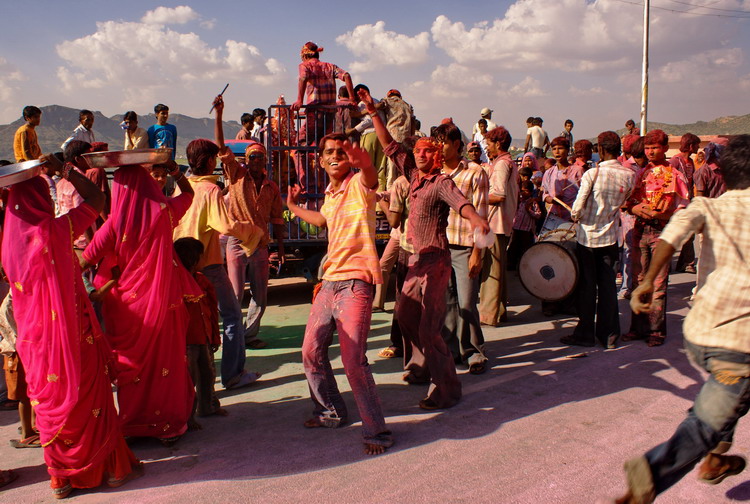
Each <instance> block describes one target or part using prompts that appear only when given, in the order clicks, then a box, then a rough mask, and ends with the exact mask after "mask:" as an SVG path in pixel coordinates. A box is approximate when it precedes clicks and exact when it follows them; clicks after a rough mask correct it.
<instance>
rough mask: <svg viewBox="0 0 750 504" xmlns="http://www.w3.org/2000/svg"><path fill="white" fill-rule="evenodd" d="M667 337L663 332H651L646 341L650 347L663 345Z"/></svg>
mask: <svg viewBox="0 0 750 504" xmlns="http://www.w3.org/2000/svg"><path fill="white" fill-rule="evenodd" d="M665 339H666V336H664V335H663V334H661V333H658V332H655V333H651V334H650V335H649V337H648V340H647V341H646V344H647V345H648V346H650V347H655V346H662V345H663V344H664V340H665Z"/></svg>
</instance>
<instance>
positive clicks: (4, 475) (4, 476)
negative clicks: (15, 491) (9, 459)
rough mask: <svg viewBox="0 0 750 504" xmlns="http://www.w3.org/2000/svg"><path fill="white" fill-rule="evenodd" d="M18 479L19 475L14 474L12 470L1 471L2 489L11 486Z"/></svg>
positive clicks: (0, 483)
mask: <svg viewBox="0 0 750 504" xmlns="http://www.w3.org/2000/svg"><path fill="white" fill-rule="evenodd" d="M17 479H18V474H16V473H14V472H13V471H11V470H10V469H8V470H7V471H0V488H2V487H4V486H6V485H10V484H11V483H13V482H14V481H16V480H17Z"/></svg>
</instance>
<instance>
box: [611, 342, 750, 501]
mask: <svg viewBox="0 0 750 504" xmlns="http://www.w3.org/2000/svg"><path fill="white" fill-rule="evenodd" d="M685 348H686V349H687V350H688V353H689V354H690V355H691V356H692V358H693V359H694V360H695V362H696V363H697V364H698V365H699V366H701V367H702V368H703V369H705V370H706V371H708V372H709V373H711V375H710V376H709V378H708V381H706V383H705V384H703V387H702V388H701V391H700V393H698V397H696V398H695V404H694V405H693V407H692V408H690V410H689V411H688V416H687V418H685V420H683V422H682V423H681V424H680V425H679V426H678V427H677V430H676V431H675V433H674V434H673V435H672V437H671V438H670V439H669V440H668V441H667V442H665V443H662V444H660V445H659V446H656V447H654V448H652V449H651V450H649V451H648V452H647V453H646V454H645V456H644V457H639V458H637V459H633V460H631V461H629V462H627V463H626V464H625V468H626V471H627V472H628V479H629V481H630V485H631V488H632V489H634V490H636V491H642V490H644V489H646V490H648V489H649V485H650V486H651V489H653V491H654V492H655V494H656V495H658V494H660V493H661V492H663V491H665V490H666V489H668V488H669V487H671V486H672V485H674V484H675V483H677V482H678V481H679V480H680V479H681V478H682V477H683V476H685V475H686V474H687V473H689V472H690V471H691V470H692V469H693V467H695V464H697V463H698V462H699V461H700V460H701V459H702V458H703V457H704V456H706V455H708V454H709V453H715V454H722V453H726V452H727V451H728V450H729V448H730V447H731V446H732V438H733V436H734V428H735V426H736V425H737V421H738V420H739V419H740V418H741V417H742V416H744V415H745V414H746V413H747V411H748V408H749V407H750V354H746V353H742V352H734V351H731V350H726V349H723V348H710V347H704V346H699V345H695V344H693V343H690V342H689V341H687V340H686V341H685ZM645 464H647V467H648V470H647V471H645V470H644V469H645V468H646V465H645ZM649 472H650V476H651V478H650V479H651V481H648V477H647V476H648V475H649ZM644 475H645V476H646V477H644ZM634 487H635V488H634Z"/></svg>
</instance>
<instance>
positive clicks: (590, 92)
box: [568, 86, 604, 96]
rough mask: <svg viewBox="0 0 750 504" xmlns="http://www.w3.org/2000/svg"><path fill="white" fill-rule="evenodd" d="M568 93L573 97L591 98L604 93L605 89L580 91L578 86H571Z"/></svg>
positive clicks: (596, 87)
mask: <svg viewBox="0 0 750 504" xmlns="http://www.w3.org/2000/svg"><path fill="white" fill-rule="evenodd" d="M568 93H570V94H571V95H573V96H591V95H599V94H602V93H604V89H602V88H600V87H598V86H595V87H592V88H588V89H580V88H578V87H576V86H570V87H569V88H568Z"/></svg>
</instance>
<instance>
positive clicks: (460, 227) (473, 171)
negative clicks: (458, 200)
mask: <svg viewBox="0 0 750 504" xmlns="http://www.w3.org/2000/svg"><path fill="white" fill-rule="evenodd" d="M443 174H444V175H445V176H446V177H448V178H450V179H451V180H453V183H454V184H456V187H458V190H459V191H461V194H463V195H464V197H465V198H466V199H467V200H468V201H469V203H471V204H472V205H473V206H474V208H475V209H476V211H477V213H478V214H479V215H480V216H481V217H487V196H488V193H489V189H490V183H489V180H488V178H487V173H486V172H485V171H484V170H483V169H482V168H476V167H470V166H469V162H468V161H467V160H465V159H462V160H461V161H460V162H459V163H458V166H456V168H455V169H454V170H453V171H452V172H451V173H450V174H448V173H446V172H445V170H443ZM459 211H460V208H458V209H456V208H451V211H450V214H449V215H448V227H447V229H446V230H445V232H446V234H447V235H448V243H450V244H451V245H458V246H461V247H473V246H474V228H473V227H472V226H471V223H470V222H469V220H468V219H464V218H463V217H461V214H460V213H459ZM509 233H510V231H509Z"/></svg>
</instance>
